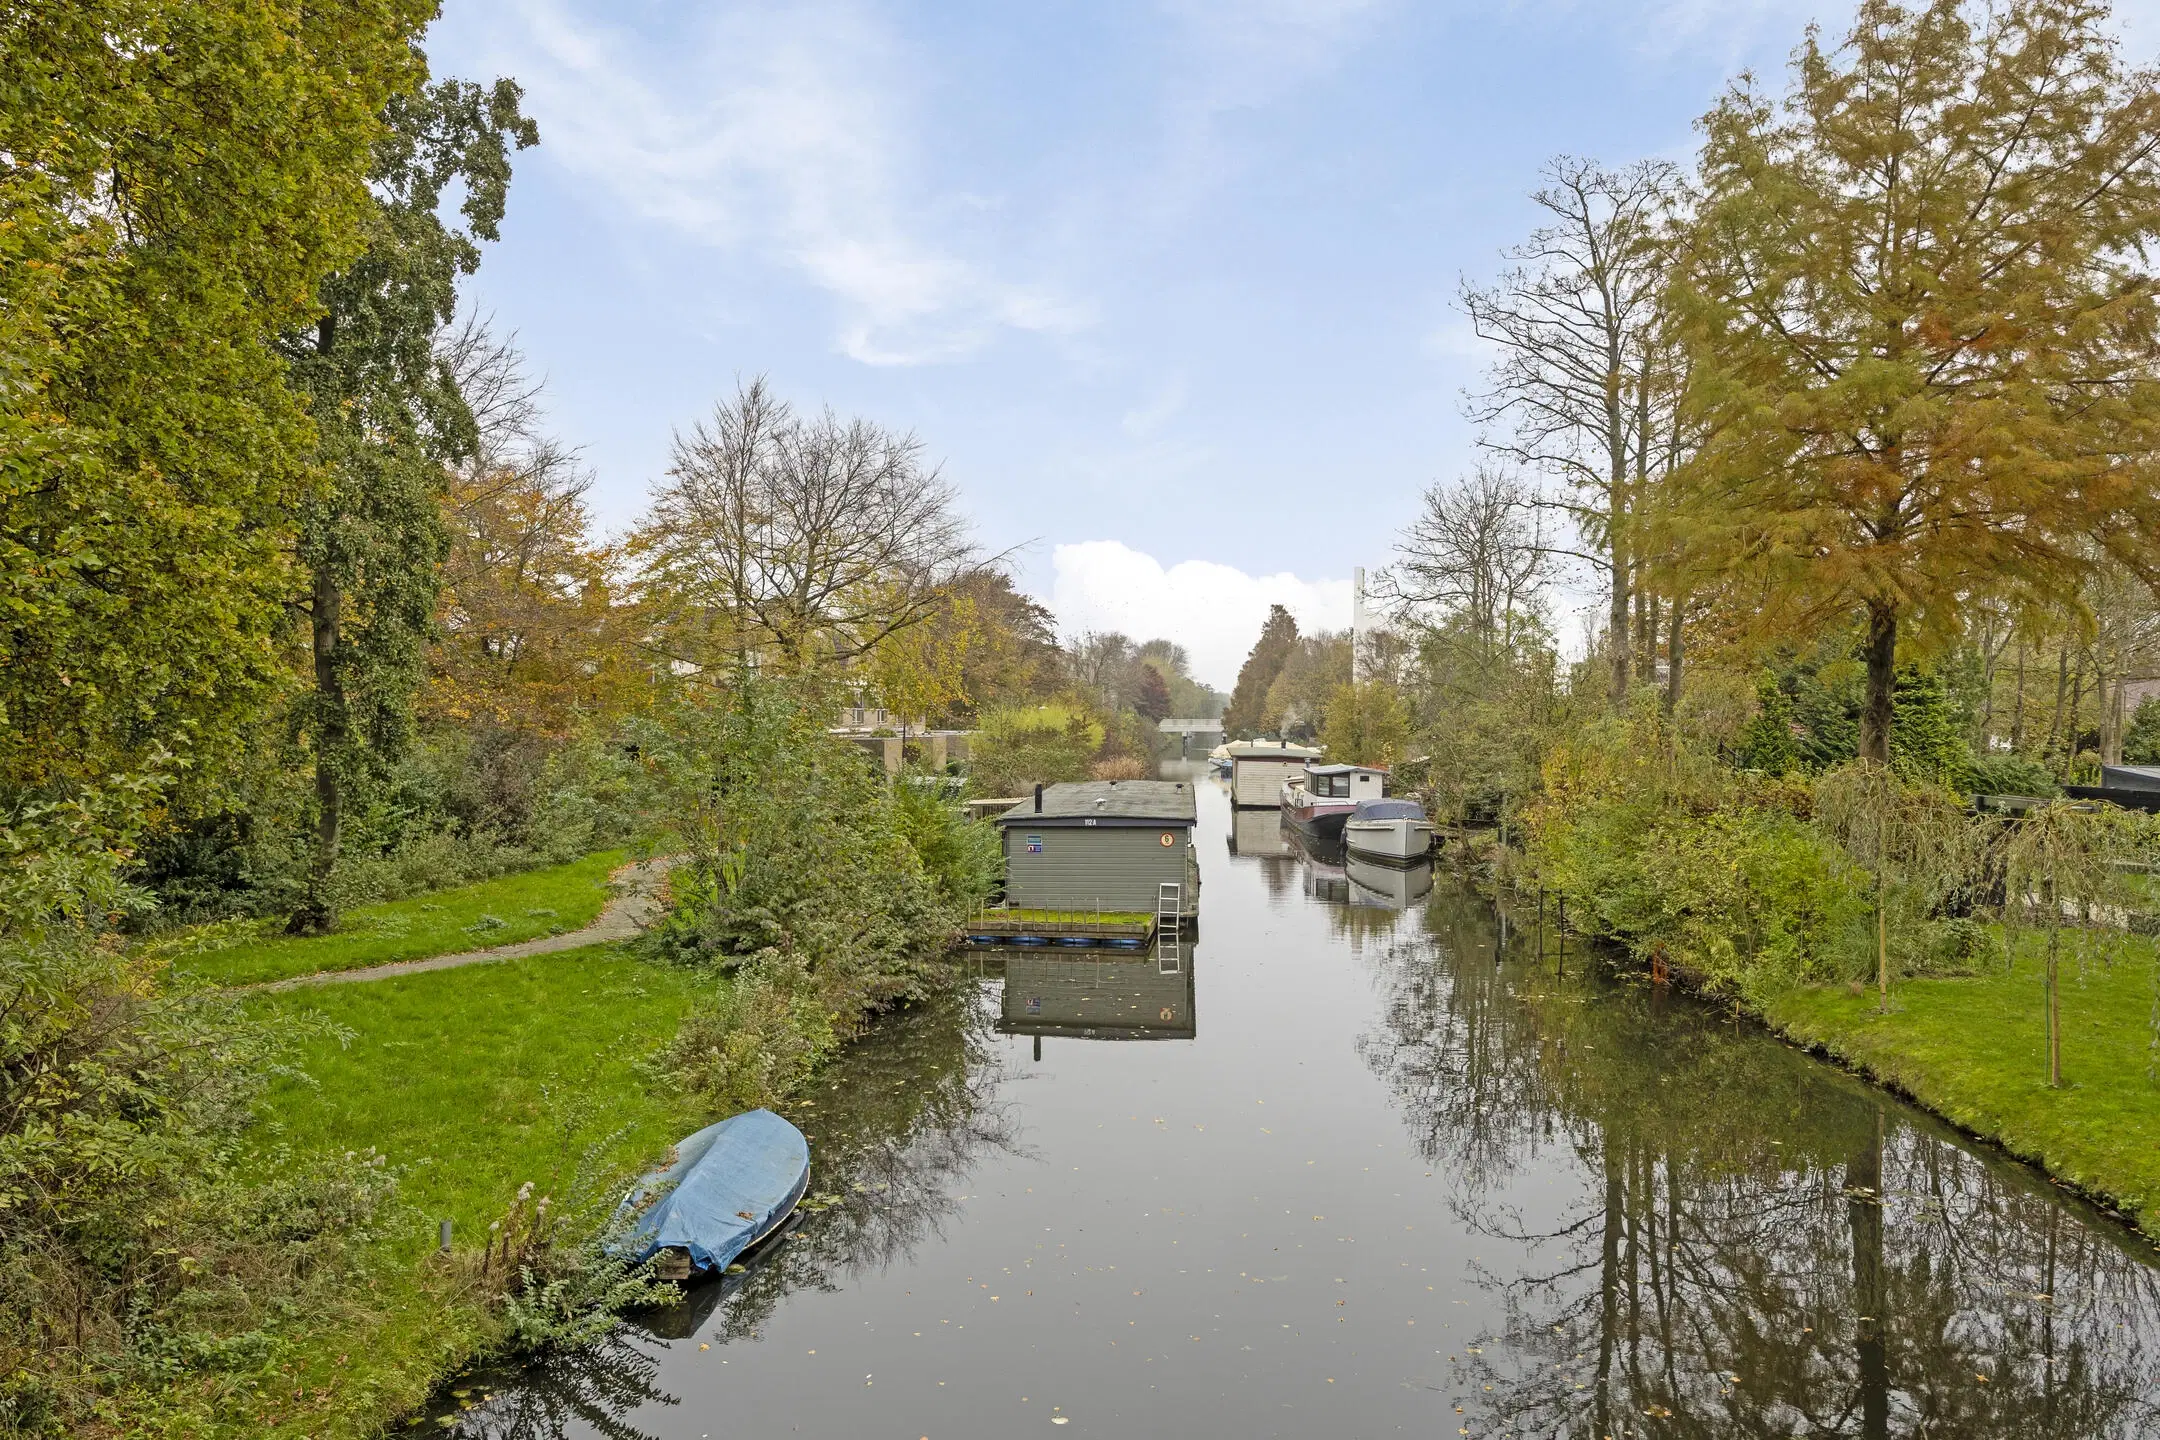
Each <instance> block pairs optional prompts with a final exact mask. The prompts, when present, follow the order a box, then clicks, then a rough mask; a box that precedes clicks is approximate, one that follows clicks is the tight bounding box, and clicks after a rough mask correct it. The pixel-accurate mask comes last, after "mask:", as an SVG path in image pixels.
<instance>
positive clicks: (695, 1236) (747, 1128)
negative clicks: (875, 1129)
mask: <svg viewBox="0 0 2160 1440" xmlns="http://www.w3.org/2000/svg"><path fill="white" fill-rule="evenodd" d="M809 1183H810V1142H809V1141H807V1140H805V1139H803V1133H802V1131H800V1130H798V1129H796V1128H795V1127H794V1126H793V1125H790V1124H789V1123H788V1122H787V1121H785V1120H783V1119H781V1118H780V1117H779V1116H778V1115H775V1114H773V1112H772V1111H770V1110H750V1111H746V1112H745V1113H743V1114H741V1115H735V1116H731V1117H729V1118H728V1119H726V1120H722V1121H721V1122H720V1123H719V1124H717V1125H708V1126H706V1127H705V1128H704V1129H703V1130H700V1131H698V1132H697V1133H696V1134H695V1135H692V1136H689V1137H688V1138H686V1139H683V1140H680V1141H677V1142H676V1145H675V1149H674V1153H673V1154H672V1155H670V1156H669V1158H668V1162H667V1163H666V1164H665V1165H662V1166H660V1167H659V1168H657V1169H655V1170H652V1171H650V1172H648V1173H647V1174H645V1175H644V1176H643V1177H641V1178H640V1179H639V1180H638V1182H637V1184H635V1185H633V1186H631V1187H630V1190H629V1193H627V1194H625V1195H624V1196H623V1198H622V1203H621V1204H620V1205H618V1206H616V1208H615V1222H614V1223H615V1224H616V1225H618V1226H623V1227H625V1228H624V1229H623V1230H622V1232H621V1237H620V1238H619V1239H616V1240H614V1241H611V1242H610V1244H609V1249H610V1250H611V1251H612V1252H613V1253H615V1254H617V1255H620V1256H623V1257H624V1258H627V1259H629V1260H630V1261H631V1262H632V1263H633V1264H636V1263H642V1262H643V1261H646V1260H657V1262H658V1263H657V1264H655V1265H654V1267H653V1269H654V1272H655V1273H656V1274H658V1275H659V1277H660V1278H661V1279H663V1280H682V1279H687V1278H688V1277H689V1276H690V1275H691V1273H692V1272H694V1271H705V1272H708V1273H717V1272H719V1271H722V1270H725V1269H726V1268H727V1267H728V1266H729V1265H730V1264H731V1263H733V1261H734V1259H735V1257H736V1256H738V1255H740V1254H742V1253H743V1252H744V1251H745V1250H748V1249H749V1248H750V1247H751V1246H753V1245H755V1244H757V1243H758V1241H760V1240H763V1239H764V1238H765V1237H766V1236H768V1235H770V1234H772V1232H773V1231H775V1230H777V1229H779V1228H780V1225H781V1222H783V1221H784V1220H786V1219H787V1217H788V1215H789V1214H790V1213H791V1212H792V1211H793V1210H794V1209H795V1205H796V1202H797V1201H799V1200H801V1199H802V1197H803V1191H804V1189H805V1188H807V1187H808V1185H809Z"/></svg>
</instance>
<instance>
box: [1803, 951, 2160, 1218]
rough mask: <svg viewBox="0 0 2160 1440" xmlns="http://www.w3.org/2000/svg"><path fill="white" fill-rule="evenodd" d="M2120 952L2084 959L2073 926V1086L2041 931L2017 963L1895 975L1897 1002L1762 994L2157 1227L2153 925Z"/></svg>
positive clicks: (2159, 1160) (2069, 1047) (1832, 1041)
mask: <svg viewBox="0 0 2160 1440" xmlns="http://www.w3.org/2000/svg"><path fill="white" fill-rule="evenodd" d="M2111 945H2112V947H2113V949H2114V951H2115V955H2114V961H2113V964H2112V965H2108V964H2104V963H2103V962H2102V961H2101V960H2100V959H2099V958H2097V957H2092V958H2088V959H2087V960H2085V961H2084V963H2083V964H2082V965H2081V964H2080V963H2079V961H2078V960H2077V959H2075V958H2073V957H2072V956H2071V954H2070V953H2069V948H2070V946H2069V939H2068V937H2066V939H2065V946H2064V951H2065V953H2064V957H2063V960H2062V964H2061V974H2062V1027H2063V1088H2062V1089H2060V1090H2055V1089H2051V1088H2049V1086H2048V1084H2047V1048H2046V1044H2047V1042H2046V1028H2045V1027H2046V1019H2045V1004H2046V990H2045V986H2044V982H2043V974H2044V971H2043V968H2042V960H2041V954H2042V951H2041V942H2040V941H2039V939H2038V937H2034V936H2028V937H2026V938H2025V940H2024V941H2023V942H2022V943H2021V944H2020V945H2019V947H2018V950H2017V959H2016V963H2015V965H2014V967H2013V968H2012V969H2010V970H2009V972H2008V973H2005V972H2004V971H2003V970H2002V969H2001V968H1999V967H1998V968H1997V969H1996V971H1995V972H1994V973H1993V974H1991V975H1988V976H1985V977H1981V978H1975V979H1962V980H1907V981H1904V982H1902V983H1899V984H1895V985H1893V987H1892V989H1891V992H1890V1001H1891V1011H1890V1013H1889V1014H1888V1015H1882V1014H1878V1013H1877V1012H1876V997H1875V993H1874V991H1872V990H1870V991H1868V992H1867V993H1866V994H1864V995H1858V996H1855V995H1853V994H1851V993H1849V992H1848V991H1846V990H1844V989H1829V988H1815V987H1810V988H1806V989H1801V990H1795V991H1792V992H1790V993H1788V994H1786V995H1784V996H1781V997H1779V998H1778V999H1776V1000H1774V1001H1772V1002H1771V1003H1770V1004H1769V1005H1768V1006H1766V1007H1765V1010H1766V1014H1767V1017H1768V1019H1769V1020H1770V1022H1771V1023H1772V1024H1773V1025H1775V1026H1777V1027H1778V1028H1779V1029H1781V1030H1783V1031H1785V1032H1786V1033H1787V1034H1789V1035H1791V1036H1793V1037H1794V1038H1795V1039H1798V1040H1802V1041H1805V1042H1807V1043H1810V1044H1817V1045H1821V1046H1822V1047H1823V1048H1824V1049H1826V1050H1828V1051H1830V1052H1831V1053H1832V1054H1834V1055H1836V1056H1838V1057H1839V1058H1841V1059H1843V1060H1845V1061H1847V1062H1848V1063H1850V1064H1853V1065H1856V1066H1858V1067H1860V1068H1861V1069H1863V1070H1865V1071H1867V1072H1868V1073H1869V1074H1871V1075H1873V1076H1875V1077H1876V1078H1877V1079H1879V1080H1882V1081H1885V1082H1887V1083H1889V1084H1892V1085H1895V1086H1897V1087H1898V1088H1899V1089H1902V1090H1904V1091H1905V1092H1907V1093H1908V1094H1910V1095H1912V1096H1913V1097H1914V1098H1916V1099H1918V1100H1919V1101H1920V1102H1921V1103H1922V1104H1925V1105H1927V1106H1928V1107H1929V1108H1930V1109H1933V1110H1935V1111H1936V1112H1938V1113H1939V1114H1942V1115H1944V1116H1947V1117H1948V1118H1949V1119H1951V1120H1953V1121H1955V1122H1956V1123H1957V1124H1959V1125H1962V1126H1964V1127H1965V1128H1967V1129H1968V1130H1971V1131H1973V1132H1975V1133H1976V1134H1980V1135H1984V1136H1987V1137H1989V1138H1990V1139H1993V1140H1996V1141H1998V1142H2000V1143H2001V1144H2002V1145H2003V1146H2004V1147H2005V1148H2006V1149H2008V1150H2010V1151H2011V1152H2012V1153H2014V1154H2017V1155H2020V1156H2023V1157H2025V1158H2027V1159H2029V1160H2033V1161H2035V1162H2037V1163H2039V1164H2040V1165H2042V1166H2044V1167H2046V1169H2047V1170H2048V1171H2049V1172H2050V1173H2052V1174H2054V1175H2056V1176H2059V1177H2060V1178H2062V1179H2064V1180H2067V1181H2070V1182H2071V1183H2073V1184H2076V1185H2078V1186H2081V1187H2083V1188H2084V1189H2086V1190H2089V1191H2093V1192H2095V1193H2098V1194H2101V1195H2106V1196H2109V1197H2111V1198H2113V1199H2114V1200H2115V1201H2116V1202H2117V1203H2118V1204H2120V1205H2121V1206H2122V1208H2123V1210H2124V1211H2125V1212H2126V1213H2128V1214H2129V1215H2131V1216H2132V1217H2133V1218H2135V1219H2136V1220H2137V1221H2138V1222H2139V1223H2140V1224H2141V1225H2142V1226H2143V1227H2144V1228H2145V1229H2146V1231H2147V1232H2148V1233H2151V1234H2155V1235H2160V1085H2156V1084H2155V1083H2154V1082H2153V1080H2152V1079H2151V1078H2150V1076H2149V1074H2148V1067H2150V1066H2151V1065H2152V1064H2153V1061H2154V1051H2153V1050H2152V1049H2151V1046H2152V1044H2153V1039H2154V1036H2153V1032H2152V1029H2151V1023H2152V1021H2151V1017H2152V1012H2153V986H2154V963H2155V956H2154V950H2153V942H2152V941H2150V940H2148V939H2145V938H2142V937H2119V936H2118V937H2112V939H2111Z"/></svg>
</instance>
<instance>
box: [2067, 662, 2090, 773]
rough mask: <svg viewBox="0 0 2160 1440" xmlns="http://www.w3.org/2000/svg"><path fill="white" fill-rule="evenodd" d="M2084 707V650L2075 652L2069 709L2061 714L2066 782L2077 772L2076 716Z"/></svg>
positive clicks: (2071, 673)
mask: <svg viewBox="0 0 2160 1440" xmlns="http://www.w3.org/2000/svg"><path fill="white" fill-rule="evenodd" d="M2084 709H2085V652H2084V650H2083V649H2082V648H2081V649H2080V650H2079V651H2078V654H2077V668H2076V669H2075V670H2072V671H2071V672H2070V709H2069V710H2068V712H2066V713H2065V715H2064V716H2063V769H2062V778H2063V779H2064V781H2065V782H2067V781H2068V780H2069V779H2070V777H2071V776H2072V775H2075V774H2076V773H2077V757H2078V716H2079V714H2080V713H2081V712H2083V710H2084Z"/></svg>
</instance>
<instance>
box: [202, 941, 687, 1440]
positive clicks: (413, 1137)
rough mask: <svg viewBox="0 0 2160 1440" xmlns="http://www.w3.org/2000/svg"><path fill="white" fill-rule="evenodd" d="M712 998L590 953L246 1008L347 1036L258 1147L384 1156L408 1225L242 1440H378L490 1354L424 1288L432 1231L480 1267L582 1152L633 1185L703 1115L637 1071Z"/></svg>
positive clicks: (263, 1400) (314, 1069)
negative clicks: (471, 1360) (696, 1005)
mask: <svg viewBox="0 0 2160 1440" xmlns="http://www.w3.org/2000/svg"><path fill="white" fill-rule="evenodd" d="M711 983H712V982H711V981H710V979H708V978H704V977H699V976H697V975H695V974H693V973H691V972H688V971H683V970H677V969H673V968H670V967H667V966H662V965H656V964H652V963H648V962H645V961H640V960H635V959H632V958H631V957H630V956H628V955H627V954H625V953H624V951H623V949H622V947H620V946H596V947H594V948H591V949H585V950H571V951H564V952H561V953H558V954H554V955H542V956H534V957H532V958H529V959H523V960H508V961H503V962H500V963H497V964H489V965H475V966H471V967H469V968H465V969H458V970H442V971H433V972H429V973H425V974H419V975H408V976H400V977H397V978H394V979H388V980H378V981H373V982H370V983H368V984H365V985H341V986H329V987H324V988H321V989H308V990H301V991H287V992H281V993H278V994H273V995H264V996H262V997H260V998H259V999H257V1000H255V1001H254V1002H253V1004H254V1005H256V1006H258V1007H261V1008H263V1009H265V1010H268V1011H270V1012H271V1013H273V1014H293V1015H298V1014H302V1013H306V1012H314V1013H316V1014H320V1015H322V1016H325V1017H327V1018H328V1019H330V1020H332V1021H334V1022H335V1023H336V1024H337V1025H339V1026H341V1027H343V1028H344V1029H345V1030H346V1031H348V1032H349V1036H348V1038H347V1039H346V1041H345V1042H344V1043H340V1042H339V1041H338V1040H335V1039H332V1038H328V1037H324V1038H317V1039H310V1040H308V1041H306V1042H305V1044H304V1053H303V1055H302V1056H301V1057H300V1062H301V1068H302V1069H304V1070H305V1071H306V1072H307V1074H308V1076H309V1077H310V1079H311V1080H312V1081H313V1082H314V1083H312V1084H306V1083H302V1082H299V1081H284V1082H280V1083H279V1084H278V1086H277V1087H276V1088H275V1089H274V1090H273V1091H272V1092H271V1094H270V1096H269V1100H268V1105H267V1107H266V1108H267V1118H266V1121H265V1123H264V1125H263V1126H262V1127H261V1130H262V1133H261V1135H260V1143H261V1145H262V1146H263V1147H264V1148H265V1149H266V1150H267V1149H269V1148H271V1147H273V1146H275V1145H278V1144H281V1143H282V1144H289V1145H291V1146H292V1147H293V1148H294V1149H295V1150H298V1151H333V1152H334V1151H344V1150H354V1151H358V1150H364V1149H366V1148H367V1147H369V1146H373V1147H374V1148H375V1149H377V1150H379V1151H382V1152H384V1153H385V1154H387V1155H388V1156H389V1157H390V1164H391V1165H392V1166H393V1167H395V1168H397V1169H398V1170H399V1171H401V1172H402V1175H403V1178H402V1180H401V1182H400V1187H399V1193H400V1195H401V1197H402V1199H403V1200H404V1202H406V1204H408V1205H409V1206H410V1207H411V1209H412V1212H413V1213H412V1214H411V1215H410V1216H409V1220H408V1222H407V1223H402V1224H401V1225H400V1226H399V1227H397V1229H396V1230H395V1231H394V1232H393V1233H391V1234H389V1235H386V1236H385V1238H384V1241H383V1246H382V1254H381V1256H380V1262H381V1263H380V1264H379V1266H378V1274H377V1277H376V1280H375V1289H374V1293H373V1294H372V1295H370V1296H369V1297H368V1299H369V1302H370V1303H369V1304H368V1305H367V1306H366V1307H364V1308H365V1311H366V1316H367V1318H365V1319H363V1320H360V1321H356V1322H351V1323H348V1324H345V1325H342V1326H338V1327H325V1328H324V1329H322V1330H321V1331H318V1332H316V1333H313V1334H310V1335H309V1336H308V1337H307V1339H306V1341H305V1342H304V1345H303V1354H302V1356H301V1357H300V1358H299V1359H298V1360H297V1361H295V1362H294V1363H293V1365H292V1366H291V1367H290V1368H289V1371H288V1372H287V1373H286V1375H285V1378H284V1379H283V1380H282V1381H281V1382H280V1383H279V1384H278V1385H277V1386H276V1388H275V1389H272V1390H267V1391H266V1392H265V1393H264V1394H263V1395H262V1396H261V1397H260V1399H259V1401H258V1402H257V1403H256V1404H255V1405H254V1406H253V1407H252V1413H250V1414H249V1416H248V1417H247V1419H246V1421H245V1422H244V1423H242V1424H241V1425H240V1426H238V1427H237V1428H236V1429H235V1430H234V1431H233V1432H232V1433H234V1434H249V1435H253V1434H273V1435H303V1434H305V1435H313V1436H317V1437H321V1436H325V1435H352V1436H359V1435H366V1434H370V1433H372V1432H373V1431H374V1429H375V1427H376V1426H378V1425H380V1424H382V1423H383V1422H384V1421H385V1420H387V1419H389V1418H391V1417H393V1416H395V1415H396V1414H398V1413H400V1412H401V1411H403V1410H405V1409H408V1408H409V1407H411V1406H412V1405H414V1404H417V1403H418V1402H419V1401H420V1400H421V1399H423V1398H424V1397H425V1396H426V1395H427V1393H428V1392H429V1390H430V1389H431V1388H432V1387H433V1385H434V1384H435V1382H436V1381H437V1379H438V1378H439V1377H440V1376H441V1375H442V1374H443V1373H445V1371H447V1370H449V1369H452V1368H454V1367H455V1366H456V1365H457V1364H458V1363H459V1362H460V1361H461V1360H462V1359H463V1358H464V1357H465V1356H467V1355H469V1354H470V1353H471V1352H472V1350H473V1349H474V1348H475V1347H477V1346H479V1345H482V1344H484V1343H486V1342H487V1341H488V1340H489V1339H491V1338H492V1336H493V1334H494V1333H495V1332H494V1329H493V1326H494V1323H495V1322H494V1320H493V1318H492V1316H491V1315H490V1314H489V1313H488V1312H487V1311H485V1310H484V1309H482V1308H481V1307H480V1306H478V1305H475V1304H473V1303H471V1302H470V1300H469V1299H468V1298H465V1297H462V1296H460V1295H459V1294H457V1293H455V1292H454V1291H452V1290H448V1289H446V1288H445V1286H444V1284H443V1283H442V1282H441V1280H440V1279H439V1278H434V1277H431V1276H430V1273H429V1271H430V1267H429V1265H428V1264H427V1262H426V1260H425V1259H424V1257H425V1256H426V1255H427V1253H428V1252H429V1251H430V1250H432V1249H433V1247H434V1244H435V1226H436V1222H437V1221H438V1220H440V1219H442V1218H448V1219H450V1220H451V1221H452V1222H453V1226H454V1232H455V1235H456V1243H457V1245H458V1246H459V1248H460V1249H468V1248H469V1249H472V1250H475V1251H477V1250H478V1248H479V1247H480V1245H481V1244H482V1243H483V1241H484V1239H485V1237H486V1235H487V1227H488V1225H489V1223H490V1222H491V1221H494V1220H496V1219H497V1218H499V1217H500V1216H501V1215H502V1213H503V1211H504V1210H505V1209H506V1208H508V1206H509V1204H510V1201H511V1199H512V1197H513V1196H514V1195H515V1194H516V1192H517V1188H518V1186H519V1185H520V1184H522V1183H523V1182H525V1181H527V1180H530V1181H532V1182H534V1186H535V1193H536V1194H542V1193H552V1194H554V1195H556V1196H557V1197H561V1196H562V1195H563V1194H564V1193H565V1187H566V1185H567V1184H568V1182H569V1178H570V1176H571V1174H572V1173H573V1172H574V1171H575V1170H576V1169H577V1167H578V1164H579V1157H580V1155H581V1153H583V1152H584V1151H586V1150H587V1148H588V1147H595V1148H596V1149H597V1152H598V1159H599V1161H600V1162H601V1168H603V1169H606V1168H613V1169H616V1170H620V1171H623V1172H627V1171H630V1170H634V1169H636V1168H638V1167H639V1166H641V1165H643V1164H644V1163H647V1162H648V1161H650V1160H651V1159H653V1158H656V1157H657V1156H658V1155H659V1154H660V1153H661V1152H662V1151H664V1150H665V1149H666V1147H667V1145H668V1144H669V1142H671V1141H673V1140H675V1139H677V1138H678V1137H680V1136H681V1135H683V1134H686V1133H688V1132H689V1131H690V1130H691V1129H693V1128H695V1127H696V1126H698V1125H699V1124H702V1123H704V1122H705V1121H706V1120H708V1119H709V1118H711V1117H709V1116H707V1115H705V1114H703V1113H701V1111H700V1110H699V1109H698V1108H697V1107H696V1106H695V1105H693V1104H691V1103H688V1102H686V1101H685V1100H683V1099H682V1098H680V1097H676V1096H671V1095H665V1094H659V1093H655V1092H654V1091H653V1090H652V1089H651V1088H650V1087H649V1086H648V1085H647V1084H646V1082H645V1080H644V1078H643V1077H642V1076H641V1075H640V1074H639V1073H638V1061H639V1060H640V1059H641V1058H642V1057H644V1056H646V1055H649V1054H651V1053H652V1052H653V1051H654V1050H655V1049H656V1048H657V1047H658V1046H659V1045H660V1044H662V1043H663V1042H664V1041H666V1040H667V1039H668V1038H669V1037H671V1036H672V1035H673V1034H674V1033H675V1029H676V1026H677V1024H678V1023H679V1021H680V1019H681V1017H682V1015H683V1012H684V1011H685V1009H686V1008H687V1007H688V1006H689V1004H690V1003H691V1001H692V1000H693V998H694V997H695V996H696V995H697V993H698V992H699V990H700V989H701V988H702V987H703V986H706V985H709V984H711ZM296 1391H297V1392H300V1393H303V1394H305V1395H306V1396H307V1397H308V1398H307V1399H305V1400H303V1401H301V1402H299V1403H297V1404H296V1403H295V1402H294V1401H293V1400H292V1399H291V1398H290V1397H291V1396H292V1395H293V1394H294V1393H295V1392H296Z"/></svg>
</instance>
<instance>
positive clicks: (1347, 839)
mask: <svg viewBox="0 0 2160 1440" xmlns="http://www.w3.org/2000/svg"><path fill="white" fill-rule="evenodd" d="M1342 833H1343V846H1344V848H1345V849H1347V850H1348V851H1349V852H1350V853H1351V854H1353V855H1362V856H1364V857H1365V858H1366V859H1369V860H1392V861H1394V862H1395V863H1396V864H1398V865H1403V864H1408V863H1409V862H1410V861H1412V860H1422V859H1424V858H1425V857H1426V856H1427V855H1429V854H1431V853H1432V842H1433V834H1434V831H1433V823H1432V821H1430V820H1428V819H1426V818H1425V807H1424V806H1422V805H1420V804H1418V802H1417V801H1415V800H1365V801H1361V802H1359V804H1358V807H1357V808H1356V809H1355V810H1352V811H1351V812H1350V818H1349V819H1347V820H1345V821H1343V832H1342Z"/></svg>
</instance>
